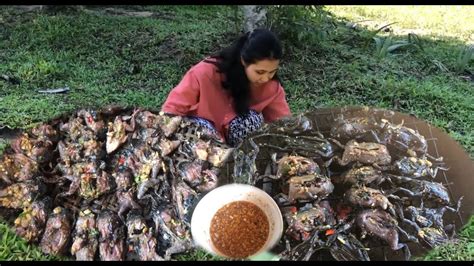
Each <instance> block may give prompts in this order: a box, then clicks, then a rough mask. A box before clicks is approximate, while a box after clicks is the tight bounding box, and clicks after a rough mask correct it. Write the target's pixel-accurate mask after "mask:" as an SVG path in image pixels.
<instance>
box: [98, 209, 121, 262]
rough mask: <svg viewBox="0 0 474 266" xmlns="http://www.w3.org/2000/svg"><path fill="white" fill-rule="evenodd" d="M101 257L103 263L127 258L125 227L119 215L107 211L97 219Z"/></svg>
mask: <svg viewBox="0 0 474 266" xmlns="http://www.w3.org/2000/svg"><path fill="white" fill-rule="evenodd" d="M97 230H98V231H99V256H100V259H101V260H103V261H122V260H124V257H125V250H124V248H125V233H124V230H125V228H124V225H123V223H122V222H121V221H120V218H119V217H118V215H117V214H116V213H114V212H112V211H109V210H105V211H103V212H101V213H100V214H99V215H98V217H97Z"/></svg>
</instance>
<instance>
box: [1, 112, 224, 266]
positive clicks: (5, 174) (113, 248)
mask: <svg viewBox="0 0 474 266" xmlns="http://www.w3.org/2000/svg"><path fill="white" fill-rule="evenodd" d="M232 151H233V148H231V147H229V146H227V145H226V144H225V143H223V142H222V140H221V139H220V137H219V136H216V135H213V134H212V132H209V131H208V130H206V129H203V128H201V127H200V126H199V125H197V124H196V123H194V122H193V121H192V120H190V119H187V118H186V117H181V116H172V115H167V114H163V113H160V112H153V111H150V110H145V109H140V108H134V109H131V108H128V109H127V108H121V107H116V106H110V107H107V108H104V109H102V110H93V109H81V110H78V111H76V112H73V113H72V114H67V115H63V116H61V117H58V118H56V119H54V120H52V121H51V122H49V123H43V124H40V125H37V126H36V127H34V128H33V129H30V130H27V131H24V132H22V134H21V135H20V136H18V137H17V138H16V139H14V140H13V141H12V142H11V145H10V147H9V148H8V149H7V150H6V151H5V153H4V154H3V155H2V157H1V159H0V207H1V208H8V209H12V210H16V212H12V213H19V215H18V216H17V217H13V218H14V219H12V220H13V222H12V227H13V228H14V229H15V231H16V233H17V234H18V235H19V236H21V237H23V238H24V239H25V240H26V241H28V242H29V243H33V244H36V245H39V247H40V249H41V250H42V251H43V252H44V253H45V254H53V255H62V256H68V257H71V258H75V259H76V260H172V259H173V255H175V254H177V253H181V252H187V251H190V250H191V249H193V248H195V246H194V244H193V241H192V239H191V234H190V215H191V213H192V208H194V206H195V204H196V203H197V201H198V200H199V198H200V196H201V194H202V193H205V192H208V191H210V190H212V189H213V188H215V187H216V186H218V185H220V184H222V182H223V181H222V180H221V171H220V168H221V166H222V165H223V164H224V163H225V162H226V161H227V160H228V159H229V158H230V155H231V153H232Z"/></svg>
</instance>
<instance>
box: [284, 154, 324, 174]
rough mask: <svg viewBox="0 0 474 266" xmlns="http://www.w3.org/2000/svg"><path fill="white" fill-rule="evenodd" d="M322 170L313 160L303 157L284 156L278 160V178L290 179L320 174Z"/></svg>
mask: <svg viewBox="0 0 474 266" xmlns="http://www.w3.org/2000/svg"><path fill="white" fill-rule="evenodd" d="M320 172H321V170H320V169H319V166H318V164H317V163H315V162H314V161H313V160H311V159H308V158H305V157H302V156H284V157H282V158H281V159H280V160H278V169H277V174H276V175H277V177H278V178H283V179H286V178H289V177H291V176H296V175H309V174H313V173H320Z"/></svg>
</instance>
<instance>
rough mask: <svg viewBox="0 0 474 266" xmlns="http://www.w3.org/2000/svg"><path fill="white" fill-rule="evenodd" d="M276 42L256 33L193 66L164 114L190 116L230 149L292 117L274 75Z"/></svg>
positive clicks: (278, 50) (173, 92)
mask: <svg viewBox="0 0 474 266" xmlns="http://www.w3.org/2000/svg"><path fill="white" fill-rule="evenodd" d="M281 56H282V49H281V44H280V41H279V40H278V38H277V37H276V36H275V35H274V34H273V33H272V32H271V31H269V30H266V29H256V30H253V31H252V32H249V33H247V34H244V35H243V36H241V37H240V38H238V39H237V40H236V41H235V42H234V43H233V45H231V46H230V47H227V48H225V49H223V50H222V51H220V52H219V53H217V54H215V55H213V56H211V57H210V58H207V59H205V60H203V61H201V62H199V63H198V64H196V65H195V66H193V67H192V68H191V69H190V70H189V71H188V72H187V73H186V74H185V76H184V77H183V79H182V80H181V82H180V83H179V84H178V86H176V87H175V88H174V89H173V90H171V92H170V94H169V95H168V98H167V99H166V101H165V103H164V104H163V106H162V111H163V112H165V113H170V114H175V115H182V116H190V117H192V119H194V120H195V121H196V122H198V123H199V124H200V125H202V126H205V127H207V128H209V129H210V130H213V131H216V133H217V134H218V135H219V136H220V137H222V139H225V140H226V141H227V143H228V144H229V145H231V146H236V145H237V144H239V143H240V142H241V141H242V140H243V139H244V138H245V137H246V136H247V135H248V134H250V133H251V132H253V131H255V130H257V129H258V128H259V127H260V126H262V124H263V122H272V121H275V120H277V119H280V118H282V117H285V116H289V115H291V112H290V109H289V106H288V103H287V102H286V99H285V91H284V89H283V87H282V85H281V84H280V82H279V80H278V78H277V75H276V72H277V70H278V67H279V63H280V59H281Z"/></svg>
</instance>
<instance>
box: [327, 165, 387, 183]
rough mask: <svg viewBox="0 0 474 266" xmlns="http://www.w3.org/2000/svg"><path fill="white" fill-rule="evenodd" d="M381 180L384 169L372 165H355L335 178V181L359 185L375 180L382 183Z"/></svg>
mask: <svg viewBox="0 0 474 266" xmlns="http://www.w3.org/2000/svg"><path fill="white" fill-rule="evenodd" d="M381 180H383V174H382V171H380V170H377V169H375V168H374V167H372V166H362V167H354V168H351V169H349V170H348V171H346V172H344V173H343V174H342V176H341V177H339V178H334V179H333V181H334V182H335V183H343V184H350V185H357V186H363V185H368V184H371V183H373V182H375V181H378V182H377V183H380V181H381Z"/></svg>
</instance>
